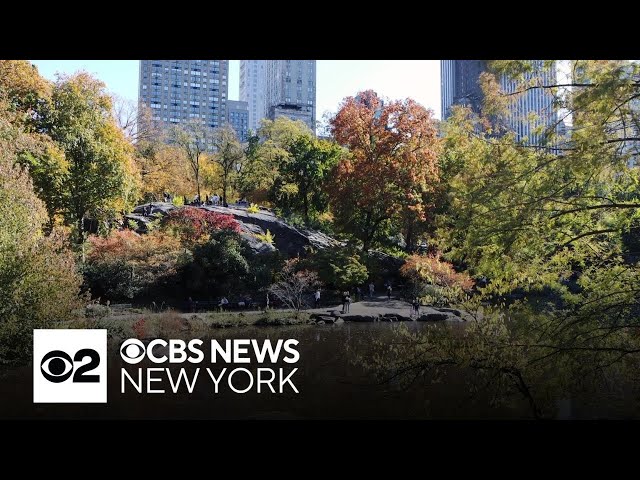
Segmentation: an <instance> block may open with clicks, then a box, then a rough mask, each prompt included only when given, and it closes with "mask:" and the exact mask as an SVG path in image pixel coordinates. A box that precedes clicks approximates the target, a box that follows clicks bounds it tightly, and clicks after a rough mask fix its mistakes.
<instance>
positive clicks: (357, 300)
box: [356, 286, 362, 302]
mask: <svg viewBox="0 0 640 480" xmlns="http://www.w3.org/2000/svg"><path fill="white" fill-rule="evenodd" d="M360 300H362V289H361V288H360V287H359V286H357V287H356V302H359V301H360Z"/></svg>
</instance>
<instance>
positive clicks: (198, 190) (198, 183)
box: [195, 171, 200, 201]
mask: <svg viewBox="0 0 640 480" xmlns="http://www.w3.org/2000/svg"><path fill="white" fill-rule="evenodd" d="M195 176H196V190H197V192H198V201H200V172H199V171H196V175H195Z"/></svg>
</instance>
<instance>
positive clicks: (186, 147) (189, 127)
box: [170, 120, 213, 198]
mask: <svg viewBox="0 0 640 480" xmlns="http://www.w3.org/2000/svg"><path fill="white" fill-rule="evenodd" d="M170 138H171V140H172V141H173V142H174V143H175V144H176V145H178V147H179V148H180V149H182V151H183V152H184V154H185V155H186V158H187V163H188V165H189V168H190V169H191V172H192V173H193V179H194V181H195V183H196V192H197V194H198V198H200V173H201V172H200V169H201V167H202V164H203V162H204V160H205V157H206V152H207V151H208V148H209V146H210V145H212V140H213V132H212V130H211V129H210V128H209V127H207V126H206V125H204V124H202V123H201V122H200V121H199V120H191V121H189V122H186V123H183V124H181V125H180V126H176V127H174V128H173V129H172V130H171V134H170Z"/></svg>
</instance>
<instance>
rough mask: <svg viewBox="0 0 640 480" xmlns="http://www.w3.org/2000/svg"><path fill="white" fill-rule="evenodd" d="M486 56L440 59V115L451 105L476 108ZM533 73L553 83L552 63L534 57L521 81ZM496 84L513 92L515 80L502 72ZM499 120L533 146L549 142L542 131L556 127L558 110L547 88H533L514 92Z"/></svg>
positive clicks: (515, 87) (480, 102) (479, 99)
mask: <svg viewBox="0 0 640 480" xmlns="http://www.w3.org/2000/svg"><path fill="white" fill-rule="evenodd" d="M487 69H488V67H487V61H486V60H441V61H440V77H441V107H442V118H443V119H446V118H448V117H449V115H450V114H451V107H452V106H453V105H466V106H469V107H470V108H471V109H472V110H473V111H475V112H476V113H479V112H480V108H481V106H482V100H483V94H482V89H481V87H480V83H479V77H480V74H481V73H482V72H485V71H487ZM534 76H535V77H537V78H538V79H539V80H540V81H541V82H542V83H543V84H547V85H553V84H555V83H556V66H555V65H554V66H552V68H550V69H543V68H542V61H541V60H535V61H534V68H533V72H531V73H527V74H525V78H524V80H525V81H528V80H531V79H533V77H534ZM499 80H500V86H501V88H502V90H503V91H504V92H506V93H514V92H516V89H517V88H518V83H519V82H517V81H515V80H512V79H510V78H508V77H506V76H504V75H503V76H501V77H500V79H499ZM501 123H502V125H503V126H504V127H506V128H507V129H508V130H511V131H513V132H515V134H516V140H518V141H521V142H523V143H525V144H528V145H533V146H549V145H547V144H546V143H545V139H546V137H547V134H546V133H545V132H549V131H550V130H551V131H555V130H557V128H558V112H557V109H556V107H555V105H554V98H553V95H552V94H551V93H550V91H549V90H547V89H541V88H533V89H530V90H527V91H526V92H523V93H521V94H518V95H514V101H513V102H511V103H510V105H509V107H508V113H507V115H506V116H505V117H504V118H502V119H501Z"/></svg>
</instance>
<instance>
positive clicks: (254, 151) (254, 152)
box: [238, 117, 313, 200]
mask: <svg viewBox="0 0 640 480" xmlns="http://www.w3.org/2000/svg"><path fill="white" fill-rule="evenodd" d="M312 135H313V133H312V132H311V130H310V129H309V127H308V126H307V125H306V124H305V123H304V122H302V121H300V120H291V119H289V118H286V117H279V118H276V119H275V120H266V119H264V120H262V124H261V126H260V128H259V129H258V132H257V133H256V135H253V136H250V137H249V141H248V143H247V147H246V149H245V155H246V161H245V163H244V165H243V167H242V172H241V174H240V176H239V179H238V187H239V189H240V190H241V191H242V193H244V194H246V195H247V198H251V199H255V200H263V199H267V197H269V196H270V195H269V193H270V192H272V191H273V186H274V184H275V182H276V181H277V179H278V176H279V167H280V165H281V164H282V163H283V162H285V161H286V160H287V159H288V158H289V156H290V153H289V151H288V150H287V147H288V146H289V145H291V144H292V142H293V141H294V140H295V139H296V138H298V137H300V136H312Z"/></svg>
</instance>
